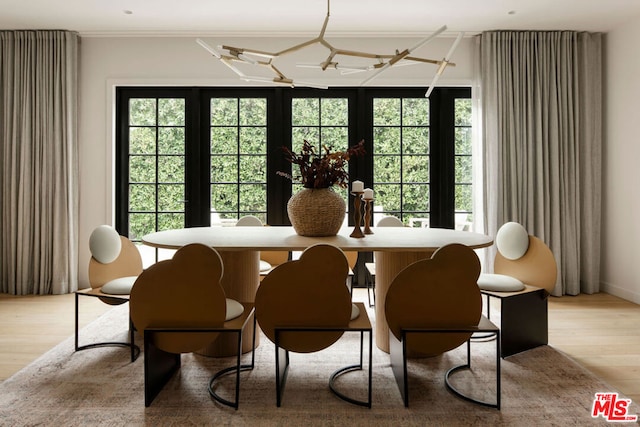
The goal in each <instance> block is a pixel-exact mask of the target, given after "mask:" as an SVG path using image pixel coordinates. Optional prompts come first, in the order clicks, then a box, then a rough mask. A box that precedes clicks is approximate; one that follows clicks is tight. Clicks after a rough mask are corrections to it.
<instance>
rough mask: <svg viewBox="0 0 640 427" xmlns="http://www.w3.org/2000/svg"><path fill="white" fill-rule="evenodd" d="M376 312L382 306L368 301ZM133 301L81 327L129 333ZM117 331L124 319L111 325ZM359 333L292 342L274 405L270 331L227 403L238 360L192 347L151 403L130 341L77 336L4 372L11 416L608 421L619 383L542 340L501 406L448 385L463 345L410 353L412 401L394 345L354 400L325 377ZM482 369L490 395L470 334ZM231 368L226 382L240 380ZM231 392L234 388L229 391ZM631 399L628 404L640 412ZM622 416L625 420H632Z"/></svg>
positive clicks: (97, 421) (194, 421) (509, 377)
mask: <svg viewBox="0 0 640 427" xmlns="http://www.w3.org/2000/svg"><path fill="white" fill-rule="evenodd" d="M370 315H371V316H373V313H370ZM126 316H127V307H126V306H120V307H116V308H114V309H112V310H110V311H109V312H107V313H106V314H105V315H103V316H102V317H101V318H99V319H98V320H96V321H95V322H93V323H92V324H90V325H88V326H87V327H86V328H85V329H84V330H83V331H82V340H83V341H86V340H90V339H96V338H97V337H99V336H101V337H102V338H120V339H124V338H126V333H123V331H124V329H125V328H126ZM109 331H120V332H119V333H113V332H112V333H113V335H114V336H113V337H109ZM358 344H359V336H358V335H356V334H351V335H345V336H344V337H343V338H341V339H340V341H338V343H336V344H335V345H334V346H332V347H330V348H329V349H326V350H323V351H322V352H318V353H315V354H303V355H300V354H292V357H291V368H290V372H289V378H288V382H287V384H286V390H285V394H284V400H283V405H282V407H280V408H277V407H276V398H275V379H274V370H275V367H274V357H275V352H274V346H273V344H272V343H271V342H269V341H268V340H267V339H265V338H264V336H263V337H262V341H261V344H260V346H259V348H258V349H257V350H256V367H255V369H254V370H253V371H251V372H245V373H243V374H242V380H241V392H240V408H239V409H238V410H237V411H236V410H233V409H231V408H228V407H224V406H221V405H220V404H218V403H217V402H215V401H213V399H211V398H210V397H209V394H208V392H207V385H208V381H209V378H210V377H211V375H212V374H213V373H214V372H216V371H217V370H219V369H221V368H223V367H226V366H230V365H232V364H233V360H232V359H215V358H207V357H203V356H198V355H194V354H185V355H183V356H182V368H181V370H180V371H179V372H178V373H177V374H176V375H175V376H174V377H173V378H172V379H171V381H170V382H169V383H168V384H167V385H166V386H165V387H164V389H163V390H162V392H161V393H160V394H159V395H158V397H156V399H155V400H154V402H153V404H152V405H151V407H149V408H145V406H144V372H143V355H142V354H141V355H140V358H138V360H137V361H136V362H134V363H129V355H128V352H127V350H126V349H118V348H102V349H93V350H86V351H81V352H78V353H75V352H74V350H73V338H72V337H71V338H69V339H67V340H66V341H65V342H63V343H61V344H60V345H58V346H56V347H55V348H53V349H52V350H51V351H49V352H47V353H46V354H44V355H43V356H42V357H41V358H39V359H38V360H37V361H35V362H34V363H32V364H31V365H29V366H28V367H26V368H25V369H23V370H22V371H20V372H18V373H17V374H15V375H14V376H12V377H11V378H9V379H7V380H6V381H4V382H3V383H2V384H0V425H2V426H33V425H38V426H40V425H42V426H93V425H100V426H125V425H126V426H136V425H148V426H221V425H243V426H244V425H247V426H313V425H328V426H349V425H363V426H369V425H375V426H381V425H389V426H400V425H402V426H430V425H433V426H458V425H487V426H496V425H514V426H534V425H535V426H568V425H580V426H584V425H608V423H607V422H606V421H605V420H604V419H603V418H598V419H593V418H592V417H591V407H592V403H593V400H594V394H595V393H596V392H615V391H616V390H614V389H613V388H612V387H610V386H609V385H607V384H605V383H604V382H602V381H600V380H598V379H597V378H595V377H594V376H593V375H591V374H590V373H589V372H587V371H586V370H584V369H583V368H582V367H580V366H578V365H577V364H576V363H574V362H573V361H572V360H571V359H569V358H567V357H566V356H564V355H563V354H561V353H560V352H558V351H557V350H555V349H553V348H552V347H539V348H537V349H534V350H530V351H528V352H524V353H521V354H518V355H515V356H512V357H509V358H507V359H504V360H503V361H502V409H501V410H500V411H498V410H496V409H491V408H486V407H481V406H478V405H475V404H473V403H470V402H466V401H464V400H461V399H459V398H457V397H455V396H454V395H453V394H451V393H450V392H448V391H447V390H446V388H445V386H444V373H445V372H446V370H447V369H448V368H449V367H452V366H454V365H456V364H460V363H462V362H463V361H464V357H465V347H464V346H463V347H461V348H459V349H457V350H454V351H452V352H449V353H447V354H445V355H442V356H439V357H435V358H429V359H418V360H413V361H411V363H410V366H409V371H410V407H409V408H405V407H404V406H403V403H402V400H401V397H400V393H399V391H398V388H397V386H396V383H395V380H394V377H393V374H392V372H391V368H390V365H389V356H388V355H387V354H386V353H383V352H381V351H380V350H378V349H377V348H375V344H374V354H373V367H374V370H373V408H371V409H367V408H362V407H357V406H354V405H351V404H349V403H346V402H344V401H342V400H340V399H338V398H337V397H336V396H334V395H333V394H332V393H331V392H330V391H329V388H328V385H327V382H328V378H329V376H330V375H331V373H332V372H334V371H335V370H337V369H338V368H340V367H342V366H345V365H348V364H351V363H355V362H356V361H357V357H358V353H357V352H358ZM472 349H473V354H474V355H475V358H474V362H473V363H474V365H473V366H474V370H473V372H471V373H467V372H465V373H463V374H461V376H460V377H459V386H460V387H464V388H467V389H468V390H472V391H473V392H474V393H477V394H478V396H479V397H483V398H484V399H493V395H492V393H493V392H494V391H495V390H494V389H493V386H494V384H495V382H494V370H493V366H494V365H493V363H494V351H495V344H494V343H493V342H489V343H474V344H473V345H472ZM232 380H233V378H232V377H231V378H228V379H225V381H224V382H222V384H221V388H220V389H219V392H220V393H221V394H222V393H226V392H227V391H228V392H229V393H231V392H232V390H233V381H232ZM340 387H342V390H343V391H347V392H350V393H353V394H358V395H359V396H360V397H362V398H364V397H365V396H366V395H365V393H366V377H365V375H364V374H362V373H360V372H355V373H352V374H347V376H346V377H343V379H341V380H340ZM228 396H231V395H230V394H228ZM638 412H639V411H638V406H637V404H636V403H633V404H632V407H631V411H630V413H631V414H638ZM623 425H624V424H623Z"/></svg>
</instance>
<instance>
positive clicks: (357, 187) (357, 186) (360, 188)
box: [351, 181, 364, 193]
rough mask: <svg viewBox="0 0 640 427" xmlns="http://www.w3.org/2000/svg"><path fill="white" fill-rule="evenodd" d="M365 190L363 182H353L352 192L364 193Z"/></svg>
mask: <svg viewBox="0 0 640 427" xmlns="http://www.w3.org/2000/svg"><path fill="white" fill-rule="evenodd" d="M363 190H364V182H362V181H353V182H352V183H351V191H353V192H354V193H362V191H363Z"/></svg>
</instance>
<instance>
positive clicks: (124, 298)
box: [75, 289, 140, 362]
mask: <svg viewBox="0 0 640 427" xmlns="http://www.w3.org/2000/svg"><path fill="white" fill-rule="evenodd" d="M75 294H76V310H75V311H76V313H75V351H81V350H87V349H90V348H98V347H127V348H129V349H130V350H131V362H135V361H136V359H137V358H138V356H139V355H140V347H138V346H137V345H136V344H135V328H134V326H133V322H132V321H131V318H129V342H120V341H108V342H97V343H92V344H85V345H80V343H79V341H80V339H79V327H80V321H79V317H80V313H79V312H80V309H79V298H80V295H83V296H87V297H94V298H102V299H110V300H113V301H114V302H115V303H117V304H124V303H128V302H129V295H108V294H104V293H102V292H100V290H99V289H90V290H87V291H76V292H75Z"/></svg>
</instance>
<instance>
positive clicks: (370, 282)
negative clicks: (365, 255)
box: [364, 263, 376, 307]
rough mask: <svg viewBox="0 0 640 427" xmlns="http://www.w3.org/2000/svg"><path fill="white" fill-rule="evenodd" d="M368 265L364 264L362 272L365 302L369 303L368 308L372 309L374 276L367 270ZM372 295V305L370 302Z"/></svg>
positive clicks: (374, 295)
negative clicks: (365, 295) (365, 292)
mask: <svg viewBox="0 0 640 427" xmlns="http://www.w3.org/2000/svg"><path fill="white" fill-rule="evenodd" d="M366 264H368V263H365V266H364V271H365V276H364V282H365V286H366V287H367V300H368V302H369V307H374V306H375V305H376V276H375V275H373V274H371V272H370V271H369V268H368V267H367V265H366ZM372 295H373V303H372V302H371V300H372Z"/></svg>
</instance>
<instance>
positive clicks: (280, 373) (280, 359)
mask: <svg viewBox="0 0 640 427" xmlns="http://www.w3.org/2000/svg"><path fill="white" fill-rule="evenodd" d="M364 314H365V315H366V313H364ZM360 315H361V316H362V315H363V314H362V312H361V314H360ZM367 320H368V317H367ZM367 323H369V325H368V327H318V328H311V327H276V328H275V347H276V404H277V406H278V407H280V406H281V405H282V396H283V394H284V386H285V384H286V382H287V374H288V372H289V350H286V349H284V348H282V347H280V334H281V333H283V332H287V333H291V332H306V333H308V332H337V331H344V332H360V363H358V364H355V365H349V366H345V367H344V368H340V369H338V370H337V371H335V372H334V373H333V374H331V377H330V379H329V389H330V390H331V392H332V393H333V394H335V395H336V396H338V397H339V398H340V399H342V400H344V401H346V402H349V403H352V404H354V405H358V406H365V407H367V408H371V401H372V399H371V382H372V360H373V351H372V350H373V335H372V328H371V323H370V322H367ZM365 332H366V333H368V334H369V373H368V392H367V400H366V401H365V400H358V399H354V398H352V397H349V396H347V395H345V394H343V393H341V392H340V391H338V390H337V389H336V387H335V380H336V379H337V378H338V377H339V376H341V375H343V374H346V373H348V372H352V371H359V370H362V369H363V368H364V367H363V351H364V334H365Z"/></svg>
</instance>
